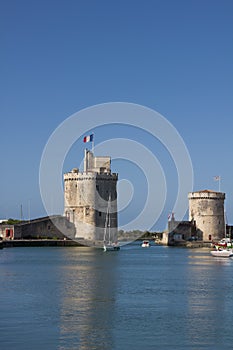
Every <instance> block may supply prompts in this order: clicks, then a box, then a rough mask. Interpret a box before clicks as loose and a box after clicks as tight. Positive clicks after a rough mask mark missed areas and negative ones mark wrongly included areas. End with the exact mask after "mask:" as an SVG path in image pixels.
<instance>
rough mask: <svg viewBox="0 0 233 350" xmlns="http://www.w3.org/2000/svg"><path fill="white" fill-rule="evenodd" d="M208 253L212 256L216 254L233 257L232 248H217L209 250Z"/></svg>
mask: <svg viewBox="0 0 233 350" xmlns="http://www.w3.org/2000/svg"><path fill="white" fill-rule="evenodd" d="M210 254H211V255H212V256H216V257H219V258H231V257H233V250H232V249H223V248H218V249H215V250H211V251H210Z"/></svg>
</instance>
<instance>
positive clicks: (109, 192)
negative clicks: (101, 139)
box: [64, 149, 118, 245]
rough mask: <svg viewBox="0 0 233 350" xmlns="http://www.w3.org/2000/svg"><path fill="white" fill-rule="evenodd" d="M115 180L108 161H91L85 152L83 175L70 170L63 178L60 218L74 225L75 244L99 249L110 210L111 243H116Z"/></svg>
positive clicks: (105, 159) (100, 158) (100, 159)
mask: <svg viewBox="0 0 233 350" xmlns="http://www.w3.org/2000/svg"><path fill="white" fill-rule="evenodd" d="M117 180H118V175H117V174H115V173H111V158H110V157H94V155H93V153H92V152H91V151H89V150H87V149H86V150H85V156H84V171H83V172H80V171H79V170H78V169H77V168H74V169H73V170H72V171H71V172H69V173H66V174H64V215H65V216H66V217H67V219H68V220H69V221H71V222H72V223H74V225H75V228H76V235H75V239H76V240H78V241H80V242H81V241H83V243H84V244H88V245H101V244H102V243H103V239H104V232H105V224H106V215H107V208H110V209H109V212H110V214H109V215H110V223H111V226H110V227H111V240H112V241H117V189H116V186H117Z"/></svg>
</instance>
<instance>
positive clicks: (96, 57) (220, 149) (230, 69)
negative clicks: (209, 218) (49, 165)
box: [0, 0, 233, 229]
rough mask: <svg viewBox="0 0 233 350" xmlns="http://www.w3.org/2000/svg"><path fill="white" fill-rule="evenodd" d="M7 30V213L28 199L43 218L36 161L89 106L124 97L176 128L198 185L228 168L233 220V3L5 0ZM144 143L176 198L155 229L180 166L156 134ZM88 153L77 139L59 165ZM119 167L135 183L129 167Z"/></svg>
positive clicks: (109, 131) (98, 133)
mask: <svg viewBox="0 0 233 350" xmlns="http://www.w3.org/2000/svg"><path fill="white" fill-rule="evenodd" d="M0 38H1V41H0V42H1V56H0V63H1V64H0V70H1V73H0V74H1V82H0V84H1V95H0V98H1V101H0V115H1V138H0V145H1V148H0V149H1V174H0V176H1V200H0V218H5V217H19V216H20V206H21V204H22V205H23V211H24V217H25V218H27V216H28V207H29V206H30V216H31V217H38V216H43V215H46V213H45V211H44V208H43V205H42V201H41V198H40V190H39V165H40V159H41V155H42V152H43V149H44V146H45V144H46V142H47V140H48V139H49V137H50V135H51V134H52V132H53V131H54V130H55V129H56V128H57V127H58V126H59V124H60V123H62V122H63V121H64V120H65V119H66V118H67V117H69V116H70V115H72V114H74V113H75V112H77V111H79V110H81V109H83V108H86V107H89V106H92V105H95V104H100V103H105V102H112V101H113V102H114V101H122V102H131V103H136V104H140V105H144V106H147V107H149V108H152V109H154V110H156V111H158V112H159V113H160V114H162V115H163V116H164V117H165V118H167V120H168V121H170V122H171V123H172V124H173V126H174V127H175V128H176V129H177V131H178V132H179V133H180V135H181V136H182V138H183V139H184V142H185V144H186V146H187V148H188V150H189V153H190V156H191V159H192V163H193V169H194V187H193V188H194V190H200V189H206V188H208V189H213V190H218V184H217V183H216V182H214V181H213V177H214V176H215V175H221V190H222V191H224V192H226V196H227V200H226V211H227V217H228V221H229V223H232V224H233V187H232V173H233V162H232V150H233V137H232V130H233V118H232V117H233V98H232V95H233V2H232V1H231V0H221V1H220V0H219V1H217V0H214V1H213V0H204V1H201V0H196V1H192V0H176V1H172V0H170V1H169V0H163V1H159V0H154V1H152V0H151V1H150V0H148V1H142V0H140V1H129V0H125V1H122V0H120V1H111V0H100V1H88V0H87V1H79V0H76V1H74V0H69V1H64V0H60V1H58V0H57V1H53V0H50V1H49V0H48V1H44V0H41V1H33V0H30V1H29V0H22V1H16V0H9V1H2V2H1V4H0ZM94 131H95V143H96V144H98V143H99V142H102V141H103V140H107V139H108V138H111V137H112V136H113V135H114V136H119V137H121V136H122V135H123V136H124V137H129V138H132V139H134V138H135V139H138V138H139V139H140V137H143V135H141V136H140V133H136V134H135V130H132V129H130V128H128V129H124V128H120V127H119V128H114V127H113V126H109V127H103V128H98V130H94ZM146 145H147V146H148V147H150V148H152V151H153V152H154V153H155V154H156V155H157V156H158V158H159V159H160V162H161V164H162V165H163V167H164V172H165V175H166V178H167V182H168V192H169V196H171V198H168V200H167V203H166V205H165V208H164V211H163V214H162V217H161V219H160V220H159V222H158V223H157V224H156V225H155V227H154V228H155V229H162V228H163V226H164V224H165V221H166V218H167V213H168V211H169V210H171V206H172V202H173V201H174V196H175V194H174V193H175V190H174V188H175V187H176V186H177V181H176V180H174V179H176V176H175V168H174V164H172V162H171V160H170V159H169V155H167V154H166V155H165V153H166V152H165V151H164V149H163V148H162V147H161V146H160V145H159V144H158V143H156V141H153V142H152V141H151V143H150V142H149V141H148V143H146ZM153 147H154V148H153ZM83 149H84V146H83V144H82V140H78V141H77V143H75V145H74V146H73V147H72V149H71V151H70V153H69V155H68V156H67V159H66V161H65V163H64V171H68V170H69V169H70V168H72V167H73V166H76V161H77V163H79V162H80V154H82V153H83ZM113 166H114V167H115V169H114V170H116V171H118V172H119V176H120V177H121V176H122V177H124V176H126V177H127V176H128V177H129V179H130V174H132V172H131V171H130V169H129V170H128V172H127V171H126V170H125V167H124V166H123V163H122V164H120V162H118V163H117V162H115V164H114V163H113ZM132 171H133V170H132ZM138 176H139V177H138V178H137V177H136V178H135V179H134V180H133V182H135V181H136V184H140V183H141V178H140V176H141V175H140V174H139V172H138ZM173 180H174V182H173ZM137 181H138V182H137ZM139 187H141V186H139ZM173 192H174V193H173ZM138 197H139V198H140V192H139V193H138V194H136V193H135V201H134V203H131V205H130V206H129V208H128V211H127V210H126V211H125V212H123V213H121V216H120V221H121V220H122V222H124V221H127V217H128V216H130V215H131V214H132V213H133V211H134V206H135V208H137V209H135V211H136V212H137V210H138V206H140V205H141V203H140V205H139V199H138ZM158 200H159V199H158Z"/></svg>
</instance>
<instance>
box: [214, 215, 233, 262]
mask: <svg viewBox="0 0 233 350" xmlns="http://www.w3.org/2000/svg"><path fill="white" fill-rule="evenodd" d="M224 219H225V221H224V231H225V238H223V239H222V240H221V241H219V242H212V246H214V248H215V249H214V250H211V251H210V254H211V255H212V256H216V257H219V258H230V257H233V249H232V242H231V239H230V238H227V237H226V236H227V235H226V214H225V215H224Z"/></svg>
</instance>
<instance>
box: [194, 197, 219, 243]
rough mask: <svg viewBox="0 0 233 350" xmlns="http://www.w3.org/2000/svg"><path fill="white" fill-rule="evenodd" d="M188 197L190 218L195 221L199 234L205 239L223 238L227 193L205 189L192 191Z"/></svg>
mask: <svg viewBox="0 0 233 350" xmlns="http://www.w3.org/2000/svg"><path fill="white" fill-rule="evenodd" d="M188 198H189V220H190V221H191V220H193V221H195V223H196V229H197V233H198V235H199V236H201V237H202V239H203V240H204V241H211V240H220V239H221V238H223V237H224V236H225V218H224V200H225V193H221V192H214V191H209V190H204V191H198V192H191V193H189V195H188Z"/></svg>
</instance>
